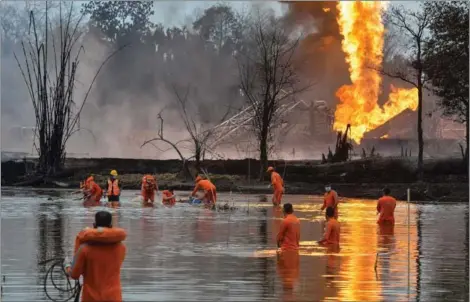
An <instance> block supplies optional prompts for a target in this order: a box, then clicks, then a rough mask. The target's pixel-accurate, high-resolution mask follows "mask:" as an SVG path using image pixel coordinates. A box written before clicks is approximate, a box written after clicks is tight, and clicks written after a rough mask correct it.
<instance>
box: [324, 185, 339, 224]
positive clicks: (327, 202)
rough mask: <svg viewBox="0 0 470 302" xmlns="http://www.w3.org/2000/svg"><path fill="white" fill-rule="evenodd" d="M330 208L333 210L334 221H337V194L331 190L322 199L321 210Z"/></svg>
mask: <svg viewBox="0 0 470 302" xmlns="http://www.w3.org/2000/svg"><path fill="white" fill-rule="evenodd" d="M328 207H332V208H334V209H335V216H334V217H335V219H338V214H339V213H338V193H336V191H335V190H331V191H330V192H326V193H325V196H324V197H323V206H322V207H321V210H322V211H323V210H324V209H326V208H328Z"/></svg>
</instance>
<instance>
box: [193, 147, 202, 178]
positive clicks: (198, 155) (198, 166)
mask: <svg viewBox="0 0 470 302" xmlns="http://www.w3.org/2000/svg"><path fill="white" fill-rule="evenodd" d="M194 160H195V161H196V170H197V173H200V172H201V148H200V146H199V145H197V144H196V152H195V153H194Z"/></svg>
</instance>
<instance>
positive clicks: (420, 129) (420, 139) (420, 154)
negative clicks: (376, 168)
mask: <svg viewBox="0 0 470 302" xmlns="http://www.w3.org/2000/svg"><path fill="white" fill-rule="evenodd" d="M417 42H418V54H417V61H418V62H417V63H418V66H417V67H418V79H417V80H418V180H423V151H424V150H423V149H424V141H423V67H422V62H421V41H420V40H418V41H417Z"/></svg>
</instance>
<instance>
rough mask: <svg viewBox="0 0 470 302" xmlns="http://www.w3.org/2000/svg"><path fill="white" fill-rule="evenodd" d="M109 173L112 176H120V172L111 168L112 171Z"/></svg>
mask: <svg viewBox="0 0 470 302" xmlns="http://www.w3.org/2000/svg"><path fill="white" fill-rule="evenodd" d="M109 174H111V175H112V176H118V173H117V171H116V170H111V173H109Z"/></svg>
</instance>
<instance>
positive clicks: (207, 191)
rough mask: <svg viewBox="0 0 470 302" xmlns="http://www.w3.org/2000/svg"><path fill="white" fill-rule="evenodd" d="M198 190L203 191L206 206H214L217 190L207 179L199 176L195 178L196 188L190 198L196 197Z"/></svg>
mask: <svg viewBox="0 0 470 302" xmlns="http://www.w3.org/2000/svg"><path fill="white" fill-rule="evenodd" d="M199 190H203V191H204V198H203V201H204V203H205V204H206V205H214V204H215V203H216V201H217V190H216V187H215V186H214V184H213V183H212V182H211V181H210V180H208V179H202V177H201V176H197V177H196V186H195V187H194V190H193V192H192V193H191V196H192V197H193V196H196V193H197V192H198V191H199Z"/></svg>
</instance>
